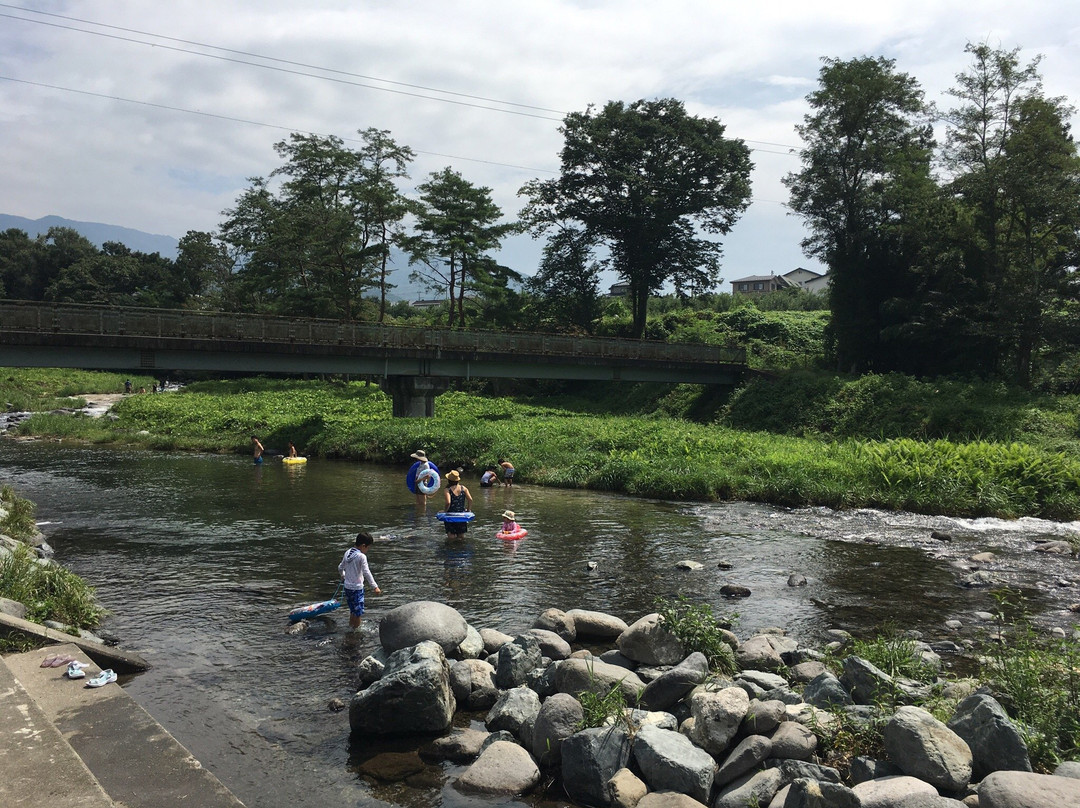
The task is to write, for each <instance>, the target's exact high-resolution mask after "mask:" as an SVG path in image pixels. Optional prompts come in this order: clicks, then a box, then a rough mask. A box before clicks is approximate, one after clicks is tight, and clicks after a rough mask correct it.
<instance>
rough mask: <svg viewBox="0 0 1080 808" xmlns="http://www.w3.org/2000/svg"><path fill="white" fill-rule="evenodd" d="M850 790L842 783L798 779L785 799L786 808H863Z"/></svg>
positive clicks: (793, 782) (792, 784)
mask: <svg viewBox="0 0 1080 808" xmlns="http://www.w3.org/2000/svg"><path fill="white" fill-rule="evenodd" d="M861 806H862V803H860V802H859V798H858V797H857V796H855V792H853V791H852V790H851V789H850V788H848V787H847V786H845V785H842V784H841V783H832V782H828V781H826V782H820V781H818V780H810V779H807V778H803V777H798V778H796V779H795V780H793V781H792V782H791V788H790V789H789V791H788V794H787V796H786V797H785V798H784V808H861Z"/></svg>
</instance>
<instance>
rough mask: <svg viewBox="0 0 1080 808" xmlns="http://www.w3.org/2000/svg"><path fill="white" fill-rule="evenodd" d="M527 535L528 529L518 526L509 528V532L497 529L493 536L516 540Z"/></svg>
mask: <svg viewBox="0 0 1080 808" xmlns="http://www.w3.org/2000/svg"><path fill="white" fill-rule="evenodd" d="M528 535H529V531H527V530H526V529H525V528H523V527H519V528H518V529H517V530H511V531H510V532H509V533H507V532H506V531H504V530H499V531H497V532H496V533H495V538H497V539H502V540H503V541H517V540H518V539H524V538H525V537H526V536H528Z"/></svg>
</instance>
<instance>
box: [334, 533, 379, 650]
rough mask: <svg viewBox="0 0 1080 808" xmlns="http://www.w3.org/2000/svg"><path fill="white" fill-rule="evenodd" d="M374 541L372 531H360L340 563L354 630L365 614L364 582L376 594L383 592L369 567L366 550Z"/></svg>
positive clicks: (339, 567)
mask: <svg viewBox="0 0 1080 808" xmlns="http://www.w3.org/2000/svg"><path fill="white" fill-rule="evenodd" d="M374 542H375V540H374V539H373V538H372V537H371V534H370V533H364V532H363V531H360V532H359V533H357V534H356V541H355V542H354V544H353V546H352V547H350V548H349V549H348V550H346V551H345V555H344V557H342V559H341V563H340V564H338V571H339V572H340V573H341V579H342V580H343V581H344V582H345V599H346V600H347V601H348V603H349V627H350V628H352V629H353V630H356V629H359V628H360V619H361V618H362V617H363V616H364V582H365V581H367V583H368V584H369V585H370V586H371V588H372V589H374V590H375V594H376V595H381V594H382V590H381V589H379V585H378V584H377V583H375V578H374V576H372V574H371V568H370V567H368V560H367V554H366V551H367V549H368V548H369V547H371V545H372V544H373V543H374Z"/></svg>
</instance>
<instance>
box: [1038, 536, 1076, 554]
mask: <svg viewBox="0 0 1080 808" xmlns="http://www.w3.org/2000/svg"><path fill="white" fill-rule="evenodd" d="M1035 552H1036V553H1050V554H1051V555H1065V556H1070V555H1072V554H1073V546H1072V545H1071V544H1069V543H1068V542H1067V541H1060V540H1055V541H1044V542H1042V543H1040V544H1039V545H1038V546H1037V547H1036V548H1035Z"/></svg>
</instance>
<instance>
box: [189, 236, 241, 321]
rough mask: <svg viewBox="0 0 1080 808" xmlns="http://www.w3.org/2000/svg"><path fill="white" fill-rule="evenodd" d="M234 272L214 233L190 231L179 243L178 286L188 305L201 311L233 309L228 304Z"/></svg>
mask: <svg viewBox="0 0 1080 808" xmlns="http://www.w3.org/2000/svg"><path fill="white" fill-rule="evenodd" d="M232 270H233V261H232V258H230V257H229V253H228V250H227V249H226V248H225V245H224V244H222V243H221V242H217V241H215V240H214V236H213V234H212V233H207V232H205V231H201V230H189V231H187V233H185V234H184V236H183V238H181V239H180V244H179V249H178V251H177V255H176V271H175V283H176V284H177V286H178V287H179V288H180V289H182V290H183V293H184V298H185V300H186V301H187V305H190V306H192V307H194V308H201V309H220V308H231V306H228V305H226V303H225V300H226V297H227V295H228V294H229V291H230V281H231V276H232Z"/></svg>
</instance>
